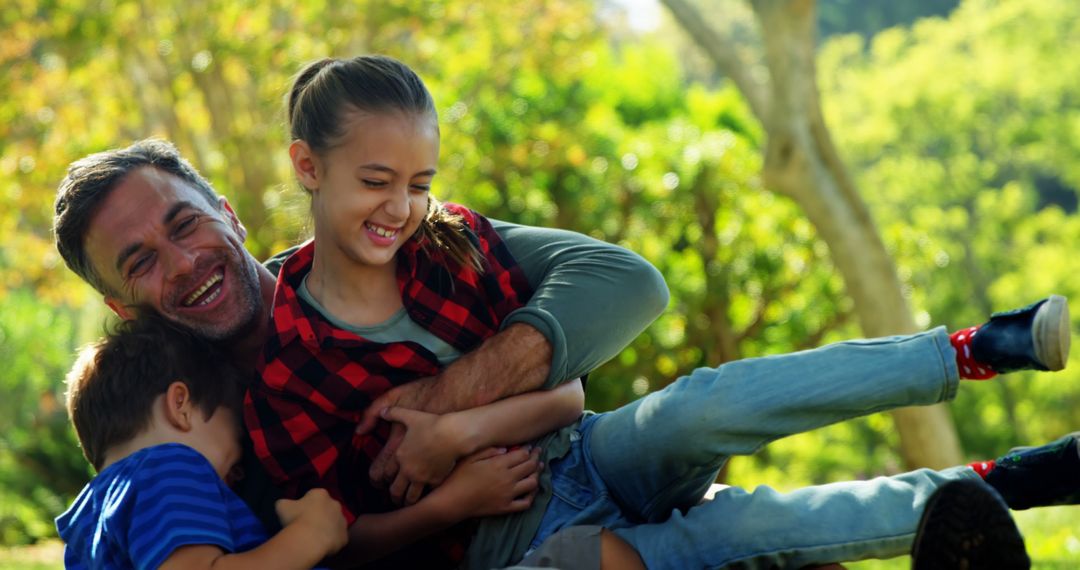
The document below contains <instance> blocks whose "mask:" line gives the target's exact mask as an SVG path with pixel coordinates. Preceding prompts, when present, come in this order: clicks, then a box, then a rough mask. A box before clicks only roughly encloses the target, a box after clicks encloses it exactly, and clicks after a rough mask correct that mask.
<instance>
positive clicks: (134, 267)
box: [127, 255, 154, 277]
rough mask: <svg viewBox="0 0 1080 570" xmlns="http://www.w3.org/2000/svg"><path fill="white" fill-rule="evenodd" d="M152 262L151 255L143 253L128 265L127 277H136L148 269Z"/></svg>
mask: <svg viewBox="0 0 1080 570" xmlns="http://www.w3.org/2000/svg"><path fill="white" fill-rule="evenodd" d="M153 262H154V256H153V255H144V256H142V257H140V258H138V259H136V260H135V261H133V262H132V263H131V265H129V266H128V272H127V274H128V277H138V276H139V275H142V274H143V273H145V272H146V271H147V270H148V269H150V265H151V264H152V263H153Z"/></svg>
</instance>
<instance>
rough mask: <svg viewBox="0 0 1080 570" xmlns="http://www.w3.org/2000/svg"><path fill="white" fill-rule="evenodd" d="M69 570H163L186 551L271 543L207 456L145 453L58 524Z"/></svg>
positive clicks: (182, 449) (159, 448) (85, 493)
mask: <svg viewBox="0 0 1080 570" xmlns="http://www.w3.org/2000/svg"><path fill="white" fill-rule="evenodd" d="M56 529H57V531H58V532H59V534H60V538H62V539H63V540H64V544H65V547H64V565H65V566H66V567H67V568H69V569H70V568H79V569H82V568H87V569H94V570H97V569H105V568H108V569H113V568H117V569H119V568H132V569H135V568H138V569H142V568H157V567H158V566H160V565H161V563H162V562H164V561H165V559H167V558H168V557H169V555H171V554H172V553H173V551H174V550H176V549H177V548H179V547H181V546H186V545H195V544H209V545H215V546H219V547H221V548H222V549H223V550H225V551H226V552H243V551H246V550H250V549H252V548H254V547H256V546H258V545H260V544H262V543H264V542H266V541H267V540H268V539H269V536H268V535H267V533H266V530H265V529H264V528H263V526H262V523H260V522H259V520H258V519H257V518H255V515H254V514H253V513H252V512H251V509H250V508H248V506H247V504H245V503H244V502H243V501H242V500H240V497H238V496H236V493H233V491H232V489H229V487H228V486H226V485H225V482H224V481H222V480H221V477H218V475H217V473H216V472H215V471H214V468H213V466H211V465H210V462H209V461H207V460H206V458H205V457H203V456H202V454H200V453H199V452H197V451H195V450H194V449H192V448H190V447H188V446H186V445H182V444H179V443H166V444H163V445H155V446H153V447H147V448H145V449H140V450H139V451H137V452H135V453H132V454H131V455H129V456H127V457H125V458H124V459H122V460H120V461H117V462H116V463H114V464H112V465H110V466H109V467H108V468H106V469H105V470H103V471H102V472H101V473H99V474H98V476H97V477H95V478H94V479H93V480H92V481H90V483H88V484H87V485H86V487H85V488H84V489H83V490H82V492H81V493H80V494H79V496H78V498H76V499H75V502H74V503H73V504H72V505H71V508H69V509H68V510H67V512H65V513H64V514H62V515H60V516H59V517H57V518H56Z"/></svg>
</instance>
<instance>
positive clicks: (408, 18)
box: [0, 0, 1080, 568]
mask: <svg viewBox="0 0 1080 570" xmlns="http://www.w3.org/2000/svg"><path fill="white" fill-rule="evenodd" d="M680 6H689V7H690V8H691V9H695V10H696V11H697V12H696V14H697V15H698V16H699V18H700V23H701V24H703V25H704V26H705V28H706V29H707V30H711V31H714V32H717V33H718V37H721V38H723V39H724V40H725V41H727V42H728V44H727V45H728V46H729V47H733V48H734V49H733V50H732V53H734V54H735V55H736V56H741V55H745V54H747V53H753V52H754V51H755V50H757V51H759V52H762V50H764V52H763V53H766V54H767V55H768V54H769V52H768V50H767V47H768V43H769V41H771V40H776V39H777V38H776V37H775V35H773V36H770V35H768V34H763V29H764V31H765V32H769V30H770V28H769V25H768V23H767V18H768V16H767V12H768V11H769V10H772V9H779V10H781V11H785V10H786V11H791V12H793V13H794V12H799V11H803V12H805V11H807V10H810V11H811V12H810V17H812V21H813V22H816V24H817V28H818V29H817V38H816V42H812V43H811V44H810V49H811V50H812V53H811V54H810V55H809V60H808V61H811V62H814V63H815V64H816V79H817V85H816V88H811V89H810V90H809V91H800V92H799V94H798V96H799V97H803V98H804V99H805V101H806V103H807V105H806V106H807V107H809V108H811V109H814V108H816V106H817V105H818V104H819V102H820V108H821V111H822V117H823V118H824V123H825V124H827V125H828V129H829V131H828V132H829V133H831V140H832V141H833V142H834V143H835V145H836V148H837V149H838V155H839V158H840V159H841V160H842V162H843V164H844V165H846V166H843V165H840V167H839V169H840V170H838V172H843V173H846V176H848V177H849V178H850V181H851V186H852V187H853V188H857V189H858V195H859V196H861V200H863V201H865V203H866V204H867V205H868V206H869V211H870V213H871V214H872V217H873V220H874V221H875V222H876V226H875V227H874V229H875V231H876V233H877V235H879V236H880V239H881V241H882V243H883V244H884V250H885V251H887V253H888V254H889V256H890V257H889V260H890V263H891V266H890V271H892V274H893V275H895V280H896V285H897V287H898V289H897V290H898V291H899V294H900V296H902V300H901V301H900V303H899V306H901V308H903V312H904V313H905V314H907V315H908V317H907V318H908V319H909V320H910V322H912V323H914V326H915V327H916V328H928V327H931V326H935V325H939V324H940V325H947V326H950V327H959V326H963V325H968V324H975V323H978V322H981V320H982V319H983V318H984V316H985V315H986V314H987V313H988V312H989V311H991V310H993V309H1001V308H1007V307H1012V306H1015V305H1019V304H1023V303H1027V302H1030V301H1032V300H1034V299H1037V298H1040V297H1041V296H1044V295H1046V294H1048V293H1051V292H1057V293H1061V294H1064V295H1066V296H1068V297H1069V298H1070V299H1072V300H1074V301H1076V300H1077V299H1080V295H1078V293H1080V282H1077V281H1073V280H1072V279H1071V277H1072V276H1073V275H1074V274H1075V273H1076V270H1077V269H1078V268H1080V257H1078V256H1077V255H1075V253H1074V252H1073V251H1072V247H1074V246H1075V245H1076V244H1077V243H1080V241H1078V237H1080V216H1078V215H1077V203H1078V191H1080V161H1077V160H1076V157H1077V156H1080V154H1078V151H1080V82H1078V81H1077V77H1080V59H1077V58H1076V57H1075V55H1070V54H1075V53H1080V4H1078V3H1076V2H1075V1H1074V0H1010V1H1005V0H964V1H950V0H917V1H908V2H892V1H889V0H873V1H869V0H863V1H857V0H819V1H818V2H817V3H814V2H811V1H808V0H792V1H788V2H785V1H780V0H772V1H770V0H752V1H748V2H742V1H739V0H717V1H708V2H705V1H700V2H675V1H665V2H664V3H663V4H660V3H655V2H650V1H645V0H622V1H613V0H596V1H589V0H546V1H534V2H530V1H520V0H515V1H496V2H484V3H475V2H462V1H449V2H441V1H431V0H383V1H376V0H369V1H364V0H357V1H353V2H324V1H320V0H313V1H309V2H303V3H299V2H282V1H280V0H274V1H269V2H267V1H255V0H233V1H210V0H184V1H180V0H156V1H154V2H150V1H148V0H142V1H132V2H127V1H121V0H100V1H93V0H37V1H34V0H8V1H7V2H5V4H4V7H3V8H2V9H0V69H3V73H0V236H2V237H3V240H0V306H2V310H0V362H2V363H3V366H4V368H5V370H7V372H5V373H4V374H2V375H0V393H2V394H3V397H2V398H0V545H3V546H5V547H20V548H19V549H17V550H11V549H10V548H4V549H0V567H5V566H11V567H27V566H28V565H31V564H36V565H37V567H42V568H53V567H57V564H58V563H57V562H56V559H55V546H52V547H51V550H50V547H48V546H46V547H45V548H44V550H45V551H46V552H53V554H52V555H49V554H45V555H42V554H41V552H42V548H41V547H37V548H33V547H31V548H29V549H27V547H26V546H25V545H33V544H35V543H42V541H46V542H43V543H42V544H45V545H49V544H53V545H55V543H49V542H47V540H48V539H50V538H52V537H54V536H55V535H54V530H53V527H52V518H53V517H55V516H56V515H57V514H59V513H60V512H61V511H62V510H63V509H64V507H65V505H66V504H67V502H68V501H70V500H71V498H72V497H73V496H74V494H75V493H76V492H77V491H78V490H79V488H81V486H82V485H83V484H84V483H85V482H86V480H87V479H88V478H89V477H90V476H91V471H90V470H89V469H88V467H87V466H86V465H85V462H84V461H83V459H82V457H81V455H80V453H79V450H78V448H77V444H76V442H75V439H74V437H73V434H72V431H71V430H70V429H69V428H68V425H67V421H66V417H65V415H64V410H63V390H64V387H63V376H64V373H65V371H66V370H67V368H68V366H69V365H70V364H71V362H72V360H73V355H74V351H75V350H76V348H77V347H78V346H79V345H80V344H82V343H84V342H86V341H88V340H89V339H91V338H93V337H95V336H96V335H98V334H99V333H100V331H101V330H102V323H103V320H104V318H105V313H104V312H103V310H102V306H101V303H100V300H99V298H98V297H97V296H96V295H95V294H94V293H93V291H92V290H91V289H90V288H89V287H87V286H85V285H83V284H82V283H81V282H80V281H78V280H77V279H76V278H75V277H73V275H71V274H69V272H68V271H67V270H66V268H65V267H64V266H63V263H62V261H61V260H60V259H59V257H58V255H57V254H56V253H55V251H54V249H53V246H52V240H51V235H50V224H51V212H52V200H53V196H54V191H55V188H56V185H57V183H58V182H59V180H60V179H61V178H62V177H63V175H64V172H65V168H66V166H67V164H68V163H70V162H71V161H73V160H75V159H77V158H80V157H82V156H84V155H86V154H88V153H91V152H96V151H99V150H103V149H107V148H113V147H117V146H122V145H127V144H129V143H130V142H131V141H132V140H135V139H138V138H143V137H147V136H151V135H156V136H162V137H165V138H168V139H170V140H172V141H174V142H175V143H176V144H177V145H178V146H179V147H180V149H181V151H182V152H183V153H184V154H185V155H186V156H187V157H188V158H189V159H190V160H191V161H192V162H193V163H194V164H195V165H196V167H197V168H199V169H200V171H201V172H203V173H204V174H205V175H206V176H207V177H208V178H209V179H210V180H211V181H212V183H213V184H214V186H215V187H216V188H217V189H218V190H219V191H220V192H221V193H222V194H224V195H226V196H228V197H229V199H230V201H231V202H232V203H233V205H234V206H235V207H236V209H237V211H238V213H239V214H240V216H241V218H242V220H243V221H244V222H245V224H246V225H247V227H248V228H249V230H250V236H249V239H248V243H247V245H248V247H249V248H250V249H251V250H252V251H253V252H254V253H255V254H256V256H257V257H260V258H263V257H266V256H268V255H269V254H271V253H272V252H274V251H277V250H280V249H282V248H284V247H286V246H288V245H290V244H292V243H295V242H296V241H297V240H299V239H302V238H303V237H304V236H305V235H306V231H307V224H308V216H307V212H306V198H305V197H304V196H303V194H302V193H300V192H299V191H298V190H297V188H296V186H295V184H294V183H293V182H292V181H291V177H290V174H289V168H288V164H287V155H286V153H285V147H286V143H287V141H286V133H285V128H284V120H283V112H282V97H283V95H284V90H285V88H286V86H287V85H288V83H289V77H290V76H291V74H293V73H294V72H296V71H297V70H298V69H299V68H300V67H301V66H302V65H303V64H304V63H305V62H307V61H310V60H312V59H315V58H319V57H323V56H326V55H333V56H350V55H355V54H359V53H370V52H378V53H386V54H389V55H392V56H395V57H398V58H400V59H402V60H404V61H405V62H407V63H409V64H410V65H411V66H413V67H414V68H415V69H417V70H418V72H419V73H420V74H421V76H422V77H423V78H424V79H425V81H427V83H428V85H429V86H430V87H431V89H432V91H433V92H434V94H435V97H436V101H437V103H438V107H439V112H440V120H441V122H442V137H443V148H442V157H441V160H442V164H443V167H442V169H441V172H440V177H439V179H438V181H437V186H436V189H435V192H436V194H437V195H438V196H440V197H441V198H444V199H449V200H454V201H459V202H463V203H466V204H468V205H470V206H472V207H474V208H476V209H477V210H479V211H481V212H483V213H486V214H488V215H490V216H492V217H497V218H501V219H506V220H511V221H516V222H520V223H526V224H535V225H545V226H556V227H561V228H567V229H573V230H577V231H581V232H584V233H587V234H589V235H592V236H595V237H598V238H601V239H604V240H608V241H612V242H616V243H620V244H623V245H625V246H626V247H629V248H631V249H633V250H635V251H637V252H640V253H641V254H642V255H644V256H645V257H647V258H648V259H649V260H650V261H651V262H652V263H654V264H655V265H656V266H657V267H659V268H660V269H661V271H663V273H664V275H665V276H666V278H667V280H668V284H669V286H670V288H671V291H672V302H671V305H670V307H669V309H668V311H667V312H666V313H665V314H664V315H663V316H662V317H661V318H660V319H658V320H657V322H656V323H654V324H653V325H652V326H651V327H650V328H649V329H648V330H647V331H646V332H645V333H643V334H642V335H641V336H640V337H639V338H638V339H637V340H636V341H635V342H634V343H633V344H632V345H631V346H630V347H628V348H627V349H626V350H624V351H623V352H622V353H621V354H620V355H619V356H618V357H616V358H615V359H614V360H613V361H611V362H609V363H608V364H606V365H605V366H603V367H602V368H601V369H599V370H598V371H597V372H596V373H595V374H593V375H592V377H591V381H590V383H589V394H588V400H589V406H590V407H591V408H592V409H597V410H603V409H610V408H612V407H615V406H618V405H620V404H623V403H626V402H628V401H630V400H632V399H635V398H637V397H640V396H641V395H643V394H645V393H647V392H649V391H652V390H656V389H659V388H662V387H663V386H665V385H666V384H668V383H670V382H672V381H673V380H674V379H675V378H677V377H678V376H679V375H680V374H683V373H686V372H688V371H689V370H691V369H692V368H694V367H697V366H702V365H706V364H717V363H719V362H722V361H725V360H730V359H734V358H744V357H753V356H759V355H765V354H774V353H782V352H789V351H793V350H798V349H802V348H808V347H813V346H817V345H820V344H822V343H825V342H830V341H834V340H839V339H844V338H850V337H856V336H862V335H864V334H869V333H876V332H877V331H875V330H874V327H873V326H868V324H867V322H868V319H869V321H870V322H871V323H872V322H873V321H874V319H873V312H872V310H871V311H870V312H869V313H868V312H867V309H866V308H865V306H864V307H862V308H860V306H859V305H860V304H861V305H865V303H862V302H860V303H857V302H856V300H854V299H853V297H852V293H851V289H850V286H849V285H848V284H849V283H850V281H849V280H848V279H847V277H846V275H845V274H843V273H842V272H841V271H840V269H838V266H843V265H844V263H840V261H841V260H840V259H838V258H837V253H838V252H837V251H836V248H835V247H833V245H832V242H830V241H828V240H826V239H825V238H824V237H823V232H825V233H827V232H828V231H830V230H829V229H828V226H829V224H828V223H826V222H827V220H826V221H825V222H823V221H822V220H821V219H820V218H819V219H814V220H812V219H811V218H810V217H809V216H808V215H807V214H806V213H805V212H806V211H809V209H808V208H807V207H806V206H805V205H804V204H803V203H801V202H798V201H797V200H796V199H793V198H792V196H793V195H794V191H793V190H791V189H788V190H786V191H778V188H777V187H778V186H782V184H774V183H773V180H775V178H773V177H772V175H771V174H770V171H769V168H770V166H769V164H770V162H769V160H770V159H769V154H768V151H769V143H770V141H773V142H775V141H777V140H781V136H780V135H779V134H777V133H778V132H777V131H776V130H775V129H776V120H775V117H772V118H769V116H768V115H767V114H765V113H763V112H761V111H762V109H765V108H767V107H762V106H755V105H756V103H760V101H755V99H754V97H753V94H752V93H751V94H749V95H748V93H749V92H750V91H748V89H747V86H748V85H751V86H752V85H753V84H754V82H755V81H757V82H758V83H761V82H762V81H767V80H770V79H771V80H772V82H773V84H774V85H776V84H778V83H780V76H778V75H777V73H779V72H778V71H777V68H776V67H775V66H770V65H771V63H775V62H770V61H769V60H768V57H765V58H764V59H761V60H757V61H756V62H755V60H754V58H753V57H750V58H746V59H740V60H737V64H734V66H733V64H731V62H728V66H727V67H725V66H723V65H720V64H719V63H718V61H717V59H716V58H715V57H712V56H710V52H709V50H708V46H707V45H705V42H704V41H703V39H702V36H700V35H697V36H695V35H694V34H693V33H687V32H688V30H689V28H688V27H687V24H686V22H685V21H680V20H678V19H676V18H674V17H673V16H672V14H673V13H674V11H675V9H677V8H679V7H680ZM1073 50H1077V51H1073ZM714 55H715V54H714ZM738 62H744V63H738ZM739 65H741V66H742V67H739ZM804 67H806V68H808V69H809V71H810V72H813V71H814V69H813V67H812V66H804ZM740 72H744V73H745V74H746V77H747V78H750V79H749V80H745V79H744V81H743V82H742V83H740V81H739V80H738V79H739V77H740ZM811 76H812V75H811ZM755 78H756V79H755ZM798 101H799V99H798V98H796V100H795V103H796V105H795V106H796V107H798V106H799V105H798ZM771 108H774V109H775V108H777V107H776V106H772V107H771ZM825 154H826V155H827V154H828V153H825ZM833 162H834V163H836V164H839V162H837V161H833ZM844 176H845V175H841V176H840V178H841V179H843V178H844ZM794 182H795V186H798V185H799V184H801V182H800V181H798V180H796V181H794ZM805 182H806V183H807V184H810V183H811V181H810V180H806V181H805ZM836 223H838V224H839V223H842V221H840V220H837V221H836ZM845 251H846V250H841V253H843V255H845V256H848V257H850V253H847V252H845ZM847 261H848V262H850V261H851V260H850V259H848V260H847ZM856 261H857V260H856ZM848 265H851V264H850V263H848ZM855 265H857V263H856V264H855ZM898 298H899V297H898ZM890 303H891V302H890ZM892 304H893V305H897V303H892ZM1074 304H1075V303H1074ZM1075 310H1076V309H1074V311H1075ZM1077 312H1080V311H1077ZM868 314H869V315H870V317H868V316H867V315H868ZM883 318H884V317H883ZM892 332H901V331H899V330H898V331H892ZM1077 370H1080V363H1077V362H1076V358H1074V359H1073V362H1072V369H1071V370H1066V371H1065V372H1061V373H1056V374H1029V373H1025V374H1018V375H1013V376H1009V377H1006V378H1001V379H999V380H995V381H993V382H988V383H983V384H978V385H966V386H965V387H964V390H962V391H961V394H960V396H959V398H958V399H957V400H956V401H955V402H954V403H953V404H951V406H950V411H951V420H949V424H948V425H947V426H946V429H945V430H943V431H942V435H941V439H942V441H946V442H947V441H949V438H950V437H952V434H953V433H955V436H956V438H957V441H958V442H959V448H958V449H959V452H958V453H957V452H956V451H955V450H953V451H950V450H948V449H946V450H945V456H946V457H950V458H955V460H957V461H967V460H973V459H979V458H987V457H992V456H996V455H997V454H999V453H1000V452H1002V451H1004V450H1006V449H1008V448H1009V447H1011V446H1014V445H1020V444H1026V443H1033V442H1042V441H1044V440H1049V439H1052V438H1055V437H1057V436H1059V435H1060V434H1062V433H1065V432H1068V431H1072V430H1075V429H1078V426H1080V421H1078V420H1080V418H1078V409H1080V382H1078V380H1080V372H1077ZM898 432H899V430H898V429H897V428H896V425H895V423H894V419H893V417H892V416H888V415H881V414H879V415H874V416H870V417H868V418H864V419H860V420H857V421H851V422H846V423H844V424H840V425H837V426H833V427H830V428H827V429H822V430H819V431H816V432H814V433H810V434H804V435H800V436H796V437H792V438H789V439H787V440H783V441H780V442H777V443H774V444H772V445H770V446H769V447H768V448H766V449H765V450H763V451H762V452H760V453H758V454H757V455H755V456H753V457H749V458H739V459H736V460H734V461H732V463H731V465H730V466H729V469H727V471H726V473H725V478H726V481H727V482H728V483H731V484H736V485H744V486H754V485H758V484H769V485H773V486H776V487H780V488H792V487H795V486H799V485H805V484H813V483H823V482H828V481H834V480H840V479H846V478H852V477H871V476H875V475H879V474H890V473H897V472H900V471H903V470H906V469H908V468H911V467H916V466H918V464H919V460H918V458H917V457H916V456H913V455H912V454H911V453H910V452H908V453H901V451H900V449H901V444H902V442H901V437H900V435H899V433H898ZM943 445H944V444H943ZM922 446H923V447H926V443H925V442H924V443H923V444H922ZM1019 518H1020V521H1021V524H1022V526H1023V528H1024V530H1025V534H1026V536H1027V540H1028V544H1029V548H1030V550H1031V552H1032V554H1033V556H1034V557H1035V559H1036V561H1037V563H1038V564H1040V565H1043V566H1054V565H1056V564H1060V565H1062V566H1068V565H1075V564H1076V563H1078V562H1080V515H1078V514H1077V513H1076V509H1075V508H1057V509H1047V510H1043V511H1038V512H1028V513H1022V514H1021V516H1020V517H1019ZM20 553H22V554H20ZM27 553H29V554H27ZM42 556H44V558H42ZM50 556H51V558H50ZM904 564H906V562H905V561H903V560H898V561H891V562H889V563H885V564H884V567H890V568H900V567H904ZM856 567H866V568H870V567H883V566H882V565H879V564H877V563H867V565H865V566H863V565H857V566H856Z"/></svg>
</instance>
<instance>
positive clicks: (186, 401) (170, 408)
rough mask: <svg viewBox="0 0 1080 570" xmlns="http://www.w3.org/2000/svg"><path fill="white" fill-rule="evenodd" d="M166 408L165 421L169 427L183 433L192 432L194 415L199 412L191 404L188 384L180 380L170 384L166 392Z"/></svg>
mask: <svg viewBox="0 0 1080 570" xmlns="http://www.w3.org/2000/svg"><path fill="white" fill-rule="evenodd" d="M164 406H165V420H166V421H168V422H169V425H171V426H172V427H174V428H176V429H178V430H180V431H182V432H188V431H191V426H192V421H193V417H192V414H194V413H195V412H197V411H198V410H197V409H196V408H195V406H194V405H193V404H192V403H191V392H190V391H189V390H188V387H187V384H184V383H183V382H181V381H179V380H177V381H175V382H173V383H172V384H169V388H168V389H167V390H165V398H164Z"/></svg>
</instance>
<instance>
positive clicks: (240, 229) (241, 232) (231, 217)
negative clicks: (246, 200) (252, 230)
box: [218, 196, 247, 241]
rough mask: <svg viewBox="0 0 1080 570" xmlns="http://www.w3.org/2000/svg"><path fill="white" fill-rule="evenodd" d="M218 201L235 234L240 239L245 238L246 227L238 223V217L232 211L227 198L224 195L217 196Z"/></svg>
mask: <svg viewBox="0 0 1080 570" xmlns="http://www.w3.org/2000/svg"><path fill="white" fill-rule="evenodd" d="M218 202H219V203H220V204H221V209H222V211H224V212H225V219H226V220H227V221H228V222H229V225H230V226H232V229H233V231H235V232H236V235H238V236H240V241H244V240H246V239H247V228H245V227H244V224H242V223H240V217H239V216H237V215H236V212H235V211H233V209H232V204H229V200H228V199H226V198H225V197H224V196H219V197H218Z"/></svg>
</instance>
